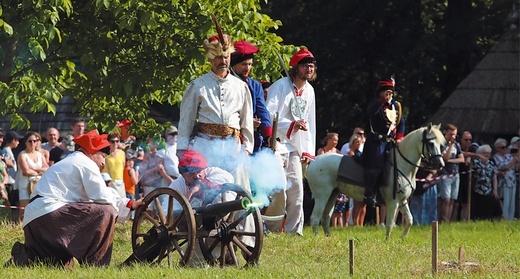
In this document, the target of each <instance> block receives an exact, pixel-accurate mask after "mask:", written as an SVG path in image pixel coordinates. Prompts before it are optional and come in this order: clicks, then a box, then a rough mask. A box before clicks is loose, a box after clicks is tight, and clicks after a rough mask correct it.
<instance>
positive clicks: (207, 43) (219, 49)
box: [204, 14, 235, 59]
mask: <svg viewBox="0 0 520 279" xmlns="http://www.w3.org/2000/svg"><path fill="white" fill-rule="evenodd" d="M211 17H212V18H213V22H214V23H215V28H216V29H217V35H215V36H212V37H211V38H209V40H204V49H205V50H206V56H207V57H208V58H209V59H213V58H215V56H229V55H230V54H231V53H232V52H234V51H235V49H234V47H233V44H232V42H231V37H230V36H229V35H228V34H224V33H223V32H222V27H220V23H219V22H218V19H217V17H216V16H215V15H214V14H211Z"/></svg>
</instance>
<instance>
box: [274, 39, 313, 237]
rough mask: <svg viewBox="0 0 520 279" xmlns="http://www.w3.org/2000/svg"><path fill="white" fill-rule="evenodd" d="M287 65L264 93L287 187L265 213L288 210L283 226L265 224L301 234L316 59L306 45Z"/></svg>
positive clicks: (310, 155)
mask: <svg viewBox="0 0 520 279" xmlns="http://www.w3.org/2000/svg"><path fill="white" fill-rule="evenodd" d="M289 65H290V66H291V69H290V71H289V76H288V77H284V78H281V79H279V80H277V81H276V82H274V83H273V85H271V87H269V92H268V94H267V102H266V103H267V110H269V112H270V113H271V116H272V117H274V115H275V114H276V113H278V115H279V116H278V117H279V118H278V129H277V131H273V134H276V135H277V137H280V139H281V141H280V142H279V143H278V146H277V152H278V153H279V154H280V155H281V156H282V159H283V161H284V164H283V165H284V166H285V173H286V175H287V189H286V190H285V191H281V192H279V193H277V194H275V195H274V202H273V203H272V204H271V205H270V206H269V208H268V209H267V212H266V215H276V216H278V215H283V214H285V212H287V217H286V221H285V227H284V228H281V226H282V221H277V222H269V223H268V228H269V229H270V230H271V231H280V230H281V229H285V231H286V232H288V233H292V234H297V235H303V173H302V163H303V164H304V165H306V164H308V163H309V161H310V160H311V159H313V158H314V156H315V150H316V104H315V97H314V88H313V87H312V85H311V84H310V83H309V81H313V80H314V79H315V78H316V59H315V58H314V55H312V53H311V52H310V51H309V50H308V49H306V48H302V49H300V50H299V51H298V52H297V53H296V54H294V56H293V57H292V58H291V61H290V62H289Z"/></svg>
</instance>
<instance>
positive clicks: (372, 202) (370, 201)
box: [363, 197, 376, 208]
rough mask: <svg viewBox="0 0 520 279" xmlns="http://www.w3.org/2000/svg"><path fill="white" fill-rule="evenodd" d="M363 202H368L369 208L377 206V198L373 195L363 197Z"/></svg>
mask: <svg viewBox="0 0 520 279" xmlns="http://www.w3.org/2000/svg"><path fill="white" fill-rule="evenodd" d="M363 203H364V204H366V205H367V207H368V208H374V207H375V206H376V200H375V199H374V198H371V197H363Z"/></svg>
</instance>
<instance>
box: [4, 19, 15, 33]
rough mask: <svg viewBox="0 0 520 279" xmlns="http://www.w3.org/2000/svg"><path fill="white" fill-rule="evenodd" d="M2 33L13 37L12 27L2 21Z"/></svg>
mask: <svg viewBox="0 0 520 279" xmlns="http://www.w3.org/2000/svg"><path fill="white" fill-rule="evenodd" d="M3 25H4V32H5V33H7V34H8V35H9V36H12V35H13V27H11V25H9V24H7V22H5V21H4V24H3Z"/></svg>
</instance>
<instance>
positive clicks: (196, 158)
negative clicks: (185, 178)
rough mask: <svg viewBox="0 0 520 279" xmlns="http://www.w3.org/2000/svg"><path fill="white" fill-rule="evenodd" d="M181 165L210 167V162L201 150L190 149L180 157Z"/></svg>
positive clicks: (200, 167) (201, 167)
mask: <svg viewBox="0 0 520 279" xmlns="http://www.w3.org/2000/svg"><path fill="white" fill-rule="evenodd" d="M179 167H189V168H199V169H205V168H207V167H208V162H207V161H206V158H204V156H202V154H200V153H199V152H197V151H195V150H192V149H188V150H186V151H185V152H184V154H183V155H182V157H181V158H180V159H179Z"/></svg>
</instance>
